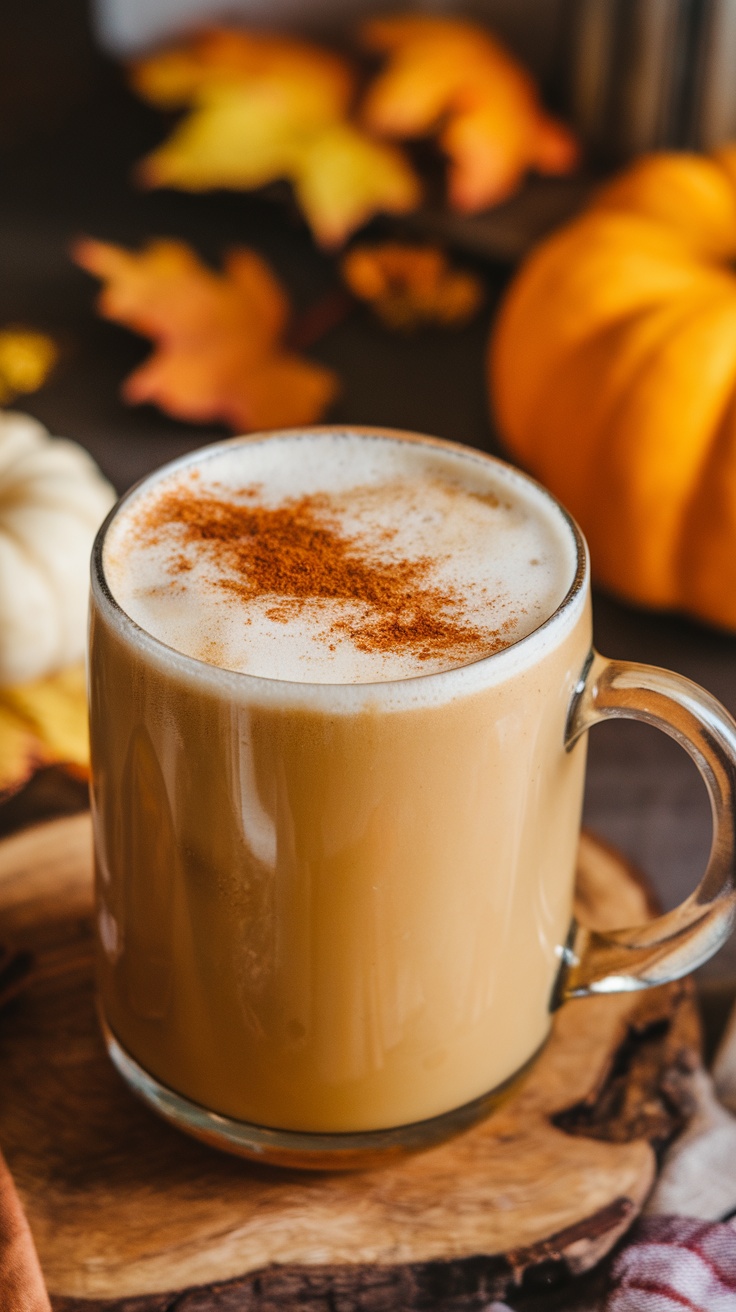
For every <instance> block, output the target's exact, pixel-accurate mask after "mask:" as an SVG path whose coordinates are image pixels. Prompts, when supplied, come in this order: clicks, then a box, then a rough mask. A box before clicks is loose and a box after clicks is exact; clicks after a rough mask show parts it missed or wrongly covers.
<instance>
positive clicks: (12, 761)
mask: <svg viewBox="0 0 736 1312" xmlns="http://www.w3.org/2000/svg"><path fill="white" fill-rule="evenodd" d="M56 764H58V765H64V766H65V767H66V768H67V769H68V770H69V771H70V772H71V773H72V774H75V775H78V776H80V777H82V778H84V777H85V776H86V774H87V773H88V768H89V742H88V735H87V693H86V686H85V673H84V666H83V665H72V666H69V667H68V668H67V669H65V670H62V671H60V673H58V674H54V675H51V676H49V677H47V678H45V679H37V680H36V681H35V682H33V683H25V684H21V685H18V686H16V687H13V688H2V689H0V798H5V797H8V796H10V794H12V793H14V792H17V791H18V789H19V788H21V787H22V786H23V784H25V783H26V782H27V781H28V780H29V779H30V777H31V775H32V774H33V773H34V772H35V771H36V770H38V769H40V768H41V767H42V766H44V765H56Z"/></svg>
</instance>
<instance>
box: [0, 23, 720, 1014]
mask: <svg viewBox="0 0 736 1312" xmlns="http://www.w3.org/2000/svg"><path fill="white" fill-rule="evenodd" d="M395 7H396V6H394V8H395ZM421 7H422V8H423V9H429V8H431V9H432V10H433V11H440V12H442V11H446V10H448V9H451V10H452V11H453V12H463V13H467V14H470V15H471V16H473V17H475V18H481V19H482V20H483V21H484V22H485V23H487V24H488V25H489V26H490V27H491V28H492V29H493V30H494V31H495V32H496V33H498V34H499V35H500V36H501V37H502V38H503V39H504V40H505V41H506V42H507V44H508V46H509V48H510V49H511V50H512V51H513V52H514V53H515V54H516V55H517V56H518V57H519V58H520V59H521V60H522V61H523V63H524V64H525V65H526V66H527V67H528V68H529V69H530V70H531V71H532V72H533V73H534V75H535V76H536V77H537V79H538V80H539V84H540V86H541V89H542V92H543V94H544V98H545V101H546V103H547V104H548V105H549V106H550V107H551V108H552V109H553V110H555V111H557V112H558V113H560V114H562V115H563V116H566V117H567V118H568V119H569V120H570V121H571V122H572V123H573V124H574V125H575V126H576V128H577V130H578V132H579V134H580V136H581V137H582V139H583V141H584V143H585V144H586V156H585V164H584V168H583V172H582V175H581V176H580V177H578V178H576V179H574V180H573V181H571V182H562V181H559V180H556V181H555V182H554V183H552V182H550V184H549V189H548V191H547V192H545V191H544V188H542V189H541V191H540V188H539V186H538V185H537V184H529V188H528V189H527V190H526V191H525V192H523V193H522V194H521V195H520V196H519V197H517V198H515V199H514V200H513V201H511V202H506V203H505V204H504V205H503V206H501V207H500V208H499V209H498V210H497V211H492V212H490V213H489V214H487V215H483V216H478V217H477V218H472V219H468V220H462V219H457V218H453V219H452V220H447V219H446V216H445V217H444V218H443V216H441V215H440V216H438V215H437V214H432V213H427V214H426V215H425V216H424V217H423V219H422V217H421V216H420V220H419V222H420V227H421V223H422V221H424V222H425V223H426V231H441V233H442V235H443V236H444V237H445V239H446V240H447V241H448V242H449V244H450V247H451V250H452V253H453V255H454V256H455V257H456V258H457V259H458V260H459V261H460V262H461V264H463V265H464V266H465V267H467V268H469V269H471V270H472V271H473V272H475V273H476V274H478V275H479V276H480V277H481V278H482V280H483V283H484V286H485V288H486V293H487V294H486V302H485V308H484V311H483V313H482V314H480V315H479V316H478V317H476V318H475V319H474V320H472V322H470V323H469V324H468V325H467V326H465V327H462V328H459V329H458V330H456V331H453V332H447V331H443V330H442V329H440V328H434V327H428V328H425V329H423V330H422V331H421V332H418V333H415V334H413V335H396V334H390V333H388V332H386V331H385V330H384V329H383V328H382V327H381V326H380V324H379V323H377V322H376V320H375V318H373V317H371V315H370V314H369V313H368V312H367V311H363V310H361V309H360V308H359V309H358V310H357V311H356V312H355V313H352V314H350V316H349V317H347V318H346V319H345V320H344V321H343V322H341V323H339V324H338V325H337V326H336V327H335V328H334V329H333V330H332V331H328V332H326V333H325V335H324V336H323V337H322V338H321V339H320V340H319V341H318V342H317V343H316V344H315V346H314V347H313V348H311V349H310V353H311V354H312V356H313V357H314V358H315V359H318V360H321V361H322V362H324V363H325V364H327V365H329V366H330V367H332V368H333V369H335V370H336V371H337V372H338V374H339V376H340V379H341V383H342V390H341V393H340V396H339V399H338V400H337V402H336V403H335V404H334V406H333V407H332V409H331V410H330V412H329V414H328V415H327V416H326V417H327V419H328V420H329V421H331V422H335V423H351V422H355V423H361V424H377V425H386V426H391V427H397V428H405V429H410V430H415V431H419V432H426V433H432V434H437V435H439V436H441V437H444V438H450V439H454V440H456V441H459V442H464V443H467V444H470V445H472V446H476V447H479V448H481V449H483V450H487V451H493V452H499V453H502V454H503V450H502V447H501V444H500V442H499V439H498V436H497V433H496V430H495V426H494V419H493V416H492V415H491V414H490V413H489V405H488V399H487V388H486V383H485V364H484V359H485V350H486V342H487V338H488V334H489V330H490V326H491V323H492V321H493V317H494V314H495V312H496V308H497V306H498V303H499V300H500V298H501V297H502V295H503V292H504V288H505V286H506V285H507V283H508V280H509V278H510V277H511V275H512V273H513V269H514V261H515V259H516V258H518V257H519V256H520V255H521V254H523V252H524V250H525V249H526V247H527V246H528V244H529V237H530V233H531V234H532V235H536V234H538V233H539V232H540V231H543V230H544V229H545V228H546V227H548V226H550V224H552V223H554V222H558V221H560V220H561V219H562V218H564V217H565V216H566V215H567V214H568V213H571V212H573V211H574V209H575V207H576V206H577V205H579V204H580V199H581V196H582V195H584V194H587V191H588V190H589V189H590V187H591V185H592V184H593V183H594V182H595V181H596V180H598V179H599V178H600V177H602V176H605V175H606V173H607V172H608V171H609V170H610V169H611V168H612V167H613V166H614V165H615V164H617V163H619V162H620V161H621V160H623V159H626V158H628V157H629V156H631V155H632V154H635V153H636V152H638V151H641V150H644V149H648V148H651V147H659V146H663V145H685V146H694V147H701V146H702V147H706V146H710V145H712V144H714V143H715V142H719V141H723V140H726V139H728V137H729V136H730V135H731V134H732V133H733V132H734V131H736V78H734V77H733V76H732V73H731V70H732V69H733V66H734V54H736V5H734V4H733V3H730V0H707V2H701V0H618V2H616V0H574V2H571V0H477V3H474V4H468V5H466V6H462V7H461V8H457V7H455V6H450V5H449V4H444V5H442V6H440V5H438V4H434V5H431V6H430V5H423V6H421ZM376 8H378V6H376V5H373V4H371V3H369V0H365V3H363V0H312V3H310V4H307V3H306V0H250V3H249V2H247V0H241V3H239V4H238V3H229V4H227V5H224V4H221V3H218V2H217V0H97V3H96V4H95V5H93V6H91V5H90V4H88V3H87V2H86V0H24V3H23V4H17V3H12V4H11V3H9V0H5V4H4V5H3V6H2V10H1V11H0V12H1V13H2V25H1V30H2V40H1V41H0V189H1V190H2V205H1V206H0V322H1V323H2V324H23V325H32V326H33V328H34V329H37V330H39V331H41V332H45V333H48V334H50V335H51V336H52V337H53V339H54V340H55V341H56V342H57V343H58V345H59V348H60V353H61V355H60V362H59V365H58V367H57V369H56V370H55V372H54V373H53V375H52V376H51V378H50V380H49V381H48V383H47V384H46V385H45V387H43V388H42V389H41V390H39V391H38V392H36V393H34V394H32V395H29V396H27V397H23V398H22V400H21V401H19V402H18V403H17V404H18V406H19V408H22V409H23V410H25V411H27V412H28V413H30V414H33V415H35V416H36V417H37V418H38V419H40V420H41V421H42V422H43V423H44V424H45V425H47V427H48V428H49V429H50V430H51V432H52V433H54V434H63V435H64V436H68V437H71V438H74V439H75V440H76V441H78V442H80V443H81V444H82V445H83V446H85V447H86V448H87V449H88V450H89V451H90V452H91V453H92V455H93V456H94V458H95V459H96V460H97V461H98V463H99V465H100V466H101V468H102V470H103V472H104V473H105V474H106V475H107V477H108V478H109V479H110V480H111V481H112V482H113V483H114V485H115V487H116V488H117V490H118V491H119V492H122V491H124V490H125V489H126V488H127V487H128V486H130V484H131V483H133V482H134V481H136V480H137V479H139V478H140V477H142V476H143V475H144V474H146V473H147V472H148V471H149V470H151V469H153V468H155V467H156V466H157V465H160V464H161V463H163V462H164V461H167V460H170V459H172V458H174V457H175V456H177V455H179V454H180V453H182V452H185V451H187V450H189V449H191V448H194V447H197V446H200V445H202V444H203V443H206V442H208V441H210V440H213V439H216V438H219V437H221V436H225V435H227V430H226V429H224V428H220V427H218V426H217V425H197V424H187V423H183V422H179V421H177V420H175V419H172V418H169V417H167V416H166V415H164V414H163V413H161V412H160V411H159V410H156V409H154V408H153V407H151V406H140V407H135V408H131V407H129V406H126V405H124V404H123V402H122V401H121V400H120V385H121V382H122V380H123V379H124V378H125V377H126V376H127V375H128V374H129V373H130V371H131V370H132V369H133V368H134V367H135V365H136V364H138V363H139V362H140V361H141V360H142V359H144V358H145V357H146V356H147V355H148V354H149V352H150V344H149V343H148V342H145V341H143V340H142V339H140V338H138V337H135V336H134V335H132V334H131V333H130V332H129V331H127V330H126V329H124V328H122V327H119V326H116V325H115V324H113V323H110V322H105V321H103V320H101V319H99V318H97V317H96V315H95V313H94V308H93V307H94V299H95V295H96V290H95V288H94V286H93V284H92V282H91V280H90V278H89V276H88V275H87V274H85V273H83V272H82V271H81V270H80V269H79V268H77V267H75V265H74V264H73V263H72V260H71V258H70V256H69V250H70V246H71V244H72V242H73V241H74V240H75V239H76V238H77V237H79V236H80V235H81V234H91V235H94V236H95V237H97V238H100V239H102V240H105V241H112V242H118V243H120V244H122V245H124V246H126V247H135V246H139V245H140V244H142V243H143V242H144V241H146V240H147V239H150V238H151V237H154V236H175V237H177V238H181V239H184V240H186V241H187V242H189V243H190V244H191V245H192V246H193V247H194V248H195V249H196V251H197V252H198V253H199V255H200V256H201V257H202V258H203V259H205V260H209V261H211V262H212V263H213V264H215V265H217V264H218V262H219V260H220V259H221V255H222V252H223V251H224V250H225V249H226V248H227V247H229V246H231V245H233V244H236V243H238V244H246V245H250V246H253V247H254V248H255V249H256V250H258V251H259V252H260V253H261V254H262V255H264V256H265V258H266V259H267V260H268V262H269V263H270V265H271V267H272V268H273V269H274V270H275V271H276V272H277V274H278V275H279V276H280V277H281V279H282V281H283V282H284V283H285V284H286V285H287V286H288V288H289V291H290V294H291V296H292V298H293V300H294V303H295V306H296V308H297V310H299V309H300V308H304V307H308V306H309V305H310V304H313V303H314V302H316V301H317V300H318V299H319V298H320V297H322V296H324V295H325V294H326V293H328V292H329V291H330V289H331V288H333V287H334V286H335V281H336V274H335V262H334V260H333V259H332V258H331V257H329V256H328V255H326V254H325V253H324V252H323V251H321V250H320V249H319V248H318V247H317V246H316V245H315V243H314V241H313V239H312V237H311V236H310V233H309V231H308V229H307V228H306V226H305V225H304V223H303V222H302V221H301V219H300V218H299V216H298V215H297V214H295V212H294V210H293V208H290V207H289V206H287V205H279V204H274V203H273V201H272V199H271V198H270V197H268V196H263V195H260V194H244V193H236V192H227V191H219V190H218V191H212V192H207V193H199V194H197V193H186V192H181V191H173V190H166V189H163V190H160V191H150V192H141V191H138V190H136V189H135V188H134V186H133V185H132V184H131V175H132V172H133V168H134V165H135V164H136V162H137V161H138V160H140V159H141V157H142V156H144V155H145V154H146V153H147V152H149V151H151V150H152V149H153V148H154V147H155V146H156V145H157V144H159V143H160V141H161V138H162V135H163V127H162V115H161V113H160V111H158V110H154V109H152V108H151V107H150V106H147V105H146V104H144V103H143V102H142V101H141V100H140V99H139V98H137V97H136V96H135V95H133V93H132V92H131V90H130V89H129V87H128V85H127V82H126V77H125V75H124V71H123V67H122V62H121V61H124V60H125V59H126V58H128V57H129V56H131V55H134V54H140V53H142V52H145V51H147V50H149V49H150V48H151V47H152V45H155V44H156V43H158V42H161V41H164V40H167V39H170V38H171V37H172V36H176V35H177V34H181V33H186V32H187V31H189V30H190V29H191V28H192V27H193V26H196V24H198V23H199V22H200V21H202V20H203V19H206V20H212V19H217V20H223V19H227V20H232V19H238V20H239V21H243V20H245V21H248V22H253V23H260V24H263V23H268V25H269V26H273V25H274V24H277V23H278V24H282V25H284V26H286V27H288V28H294V29H296V30H299V31H309V32H311V33H315V32H316V33H317V34H319V35H320V36H324V35H325V34H327V35H328V36H329V38H330V39H331V40H333V41H335V42H337V44H338V45H339V44H340V42H341V41H342V39H343V35H344V33H345V31H346V30H347V28H349V27H350V26H351V25H353V24H354V23H355V20H356V18H357V17H358V16H359V15H360V14H362V13H363V12H365V11H368V10H372V9H376ZM382 8H385V6H382ZM542 193H544V194H542ZM540 197H541V198H540ZM430 208H431V207H430ZM443 224H444V227H443ZM396 230H397V224H396V221H391V222H389V221H387V220H383V219H377V220H374V221H373V223H372V225H371V226H370V228H369V232H370V233H371V234H374V235H377V236H383V235H386V234H387V233H394V232H395V231H396ZM595 625H596V643H597V645H598V647H599V648H600V649H601V650H602V651H603V652H604V653H605V654H607V655H611V656H616V657H621V658H628V659H633V660H640V661H645V662H650V663H653V664H660V665H665V666H669V667H671V668H673V669H675V670H678V671H680V672H681V673H683V674H686V675H688V676H690V677H691V678H693V679H695V680H697V681H698V682H700V683H702V684H703V685H704V686H705V687H706V688H708V689H710V690H711V691H712V692H713V693H715V695H716V696H717V697H719V698H720V699H721V700H722V701H723V702H725V704H726V705H727V706H728V707H729V709H730V710H731V711H732V712H734V713H736V659H735V657H736V639H734V638H733V637H731V636H729V635H727V634H725V633H722V632H718V631H716V630H714V629H711V628H708V627H706V626H704V625H700V624H696V623H695V622H690V621H688V620H685V619H680V618H677V617H674V616H668V615H658V614H654V613H649V612H645V611H642V610H637V609H634V608H630V607H626V606H624V605H622V604H620V603H619V602H616V601H614V600H613V599H612V598H611V597H609V596H607V595H605V594H603V593H599V594H598V595H597V596H596V610H595ZM83 804H84V788H83V785H81V784H77V783H74V782H73V781H70V780H67V779H61V780H60V778H59V776H58V775H57V774H56V773H55V772H54V771H51V772H45V773H44V772H42V773H41V774H40V775H37V776H36V778H35V780H33V781H32V782H31V783H30V784H29V785H28V786H27V787H26V788H25V789H24V790H23V791H22V792H21V793H19V794H17V795H16V796H15V797H14V798H12V799H11V800H10V801H8V802H6V803H5V804H4V805H3V807H1V808H0V827H1V828H2V830H3V832H8V831H10V830H11V829H13V828H14V827H17V826H18V825H20V824H22V823H26V822H27V821H28V820H29V819H32V818H37V817H38V816H40V815H42V814H48V813H49V812H51V811H54V810H58V809H60V808H61V809H73V808H74V807H78V806H81V805H83ZM585 819H586V823H587V824H588V825H589V826H590V827H591V828H592V829H594V830H595V831H596V832H597V833H598V834H599V835H602V836H603V837H604V838H606V839H608V840H609V841H610V842H612V843H615V844H616V845H617V846H618V847H619V848H621V849H622V850H623V851H624V852H625V853H626V854H627V855H628V856H630V857H631V859H632V860H634V861H635V862H636V863H637V864H638V865H639V866H641V867H642V868H643V869H644V870H645V871H646V873H647V874H648V875H649V877H650V878H651V880H652V881H653V883H654V884H655V887H656V889H657V892H658V894H659V896H660V898H661V900H662V901H663V902H664V903H665V905H671V904H673V903H674V902H677V901H679V900H680V899H681V898H682V897H683V896H684V895H685V894H686V893H687V892H688V891H689V890H690V889H691V888H692V886H693V885H694V883H695V882H696V879H697V878H699V875H700V871H701V870H702V867H703V865H704V862H705V860H706V858H707V853H708V849H709V843H710V817H709V813H708V806H707V802H706V798H705V793H704V789H703V788H702V785H701V784H700V782H699V778H698V775H697V773H696V771H695V768H694V767H693V766H692V764H691V763H690V761H689V759H688V758H687V757H686V756H685V754H684V753H683V752H682V751H681V750H680V749H679V748H677V747H676V746H675V745H674V744H673V743H671V742H670V741H669V740H668V739H667V738H665V737H664V736H663V735H662V734H661V733H658V732H656V731H655V730H649V729H647V728H644V727H642V726H640V725H634V724H631V723H620V724H615V725H607V726H603V727H600V728H597V729H596V730H595V731H594V732H593V734H592V735H591V743H590V772H589V781H588V789H587V798H586V813H585ZM705 975H706V976H707V977H708V979H710V980H715V981H716V982H718V981H720V985H719V986H720V987H723V988H724V989H731V987H732V982H733V983H736V946H731V947H727V948H726V949H724V950H723V951H722V952H721V954H720V955H719V956H718V957H717V958H716V960H715V961H714V962H712V963H711V964H710V965H709V966H708V967H706V968H705Z"/></svg>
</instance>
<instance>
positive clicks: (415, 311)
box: [341, 241, 483, 329]
mask: <svg viewBox="0 0 736 1312" xmlns="http://www.w3.org/2000/svg"><path fill="white" fill-rule="evenodd" d="M341 269H342V274H343V277H344V279H345V282H346V283H347V285H348V287H349V288H350V290H351V292H352V293H353V295H354V296H357V297H358V298H359V299H360V300H363V301H367V302H368V303H369V304H370V305H371V306H372V308H373V309H374V310H375V312H376V314H377V315H378V317H379V318H380V319H381V320H382V321H383V323H385V324H386V325H387V327H389V328H404V329H407V328H417V327H419V326H420V325H421V324H432V323H436V324H443V325H445V326H451V325H460V324H463V323H466V322H467V321H468V319H470V318H471V317H472V316H473V315H474V314H475V313H476V311H477V310H478V309H479V308H480V305H481V303H482V300H483V286H482V283H481V281H480V279H479V278H476V277H475V275H474V274H472V273H467V272H465V271H463V270H459V269H453V268H452V266H451V265H450V263H449V261H448V259H447V256H446V255H445V253H444V251H442V250H440V249H439V247H436V246H426V245H422V246H416V245H410V244H408V243H406V242H395V241H387V242H382V243H380V244H378V245H372V246H354V247H353V248H352V250H350V251H348V253H347V255H345V256H343V259H342V264H341Z"/></svg>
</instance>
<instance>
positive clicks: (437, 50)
mask: <svg viewBox="0 0 736 1312" xmlns="http://www.w3.org/2000/svg"><path fill="white" fill-rule="evenodd" d="M363 41H364V44H365V45H366V46H367V47H368V48H369V49H371V50H374V51H378V52H380V53H381V54H385V55H388V56H389V62H388V65H387V67H386V69H385V70H384V71H383V72H382V73H381V74H379V76H378V77H377V78H376V79H375V81H374V82H373V83H372V84H371V86H370V88H369V90H368V93H367V96H366V99H365V102H364V105H363V121H364V122H365V123H366V125H367V126H368V127H369V128H370V129H371V130H373V131H375V132H378V133H380V134H382V135H384V136H390V137H397V138H407V137H419V136H424V135H426V134H428V133H436V134H437V136H438V141H439V144H440V146H441V147H442V149H443V150H444V151H445V153H446V154H447V155H448V156H449V160H450V170H449V182H448V187H449V197H450V203H451V204H452V206H453V207H454V208H455V209H457V210H460V211H461V212H464V213H474V212H476V211H478V210H481V209H485V208H486V207H487V206H489V205H495V204H498V203H499V201H502V200H505V199H507V198H508V197H509V196H510V195H512V194H513V192H514V191H516V190H517V189H518V187H519V186H520V185H521V182H522V181H523V178H524V176H525V174H526V172H527V171H528V170H529V169H537V170H538V171H539V172H540V173H567V172H569V171H570V170H571V169H573V168H574V166H575V164H576V163H577V159H578V149H577V145H576V142H575V140H574V138H573V136H572V135H571V133H570V132H569V131H568V129H567V128H566V127H564V126H563V124H561V123H558V122H557V121H556V120H555V119H553V118H551V117H550V116H549V115H548V114H546V113H545V111H544V109H543V108H542V106H541V104H540V102H539V99H538V96H537V92H536V88H535V85H534V82H533V80H532V79H531V77H530V76H529V75H528V74H527V73H526V72H525V71H524V69H522V68H521V66H520V65H519V64H518V63H517V62H516V60H514V59H513V58H512V57H511V55H510V54H508V52H507V51H506V50H504V48H503V46H502V45H500V43H499V42H498V41H496V40H495V39H494V38H493V37H492V36H491V35H490V33H489V32H487V31H486V30H485V29H483V28H481V27H478V26H476V25H475V24H473V23H468V22H464V21H463V20H461V19H453V18H440V17H434V16H431V15H427V14H421V15H420V14H409V15H401V16H397V17H392V18H377V19H374V20H371V21H369V22H368V23H367V24H366V25H365V27H364V28H363Z"/></svg>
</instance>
